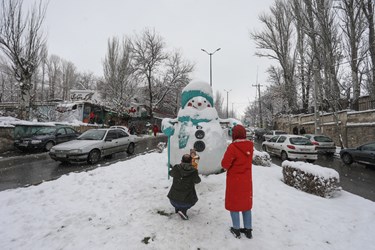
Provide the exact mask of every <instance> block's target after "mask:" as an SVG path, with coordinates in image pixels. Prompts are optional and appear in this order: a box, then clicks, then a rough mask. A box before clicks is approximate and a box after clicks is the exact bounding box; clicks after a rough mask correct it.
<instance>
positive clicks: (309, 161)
mask: <svg viewBox="0 0 375 250" xmlns="http://www.w3.org/2000/svg"><path fill="white" fill-rule="evenodd" d="M306 161H307V162H308V163H314V162H315V160H311V159H307V160H306Z"/></svg>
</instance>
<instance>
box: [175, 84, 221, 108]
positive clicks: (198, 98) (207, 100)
mask: <svg viewBox="0 0 375 250" xmlns="http://www.w3.org/2000/svg"><path fill="white" fill-rule="evenodd" d="M187 107H191V108H194V109H197V110H203V109H206V108H214V99H213V97H212V88H211V86H210V85H209V84H208V83H206V82H199V81H193V82H191V83H189V84H188V85H187V86H186V87H185V88H184V89H183V90H182V93H181V108H183V109H184V108H187Z"/></svg>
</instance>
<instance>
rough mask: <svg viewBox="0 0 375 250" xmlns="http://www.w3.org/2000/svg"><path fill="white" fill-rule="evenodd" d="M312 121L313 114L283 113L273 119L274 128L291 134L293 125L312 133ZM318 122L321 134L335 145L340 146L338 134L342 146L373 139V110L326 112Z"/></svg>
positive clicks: (353, 145) (313, 130)
mask: <svg viewBox="0 0 375 250" xmlns="http://www.w3.org/2000/svg"><path fill="white" fill-rule="evenodd" d="M314 121H315V116H314V114H307V115H290V116H288V115H284V116H281V117H277V118H275V119H274V128H275V129H280V130H284V131H285V132H288V133H290V134H292V130H293V127H295V126H297V127H298V129H300V128H301V127H304V128H305V130H306V134H313V133H314V132H315V123H314ZM320 124H321V134H325V135H327V136H329V137H331V138H332V139H333V140H334V141H335V143H336V145H337V146H340V135H341V137H342V141H343V144H344V147H356V146H359V145H361V144H363V143H367V142H371V141H375V110H367V111H358V112H353V111H340V112H338V113H336V114H333V113H327V114H324V115H321V116H320ZM337 124H338V126H337Z"/></svg>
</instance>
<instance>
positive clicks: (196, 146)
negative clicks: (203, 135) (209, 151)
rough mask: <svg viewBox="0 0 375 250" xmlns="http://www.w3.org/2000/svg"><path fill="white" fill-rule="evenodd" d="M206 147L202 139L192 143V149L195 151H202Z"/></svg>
mask: <svg viewBox="0 0 375 250" xmlns="http://www.w3.org/2000/svg"><path fill="white" fill-rule="evenodd" d="M205 148H206V144H205V143H204V142H203V141H196V142H195V143H194V149H195V150H196V151H197V152H202V151H203V150H204V149H205Z"/></svg>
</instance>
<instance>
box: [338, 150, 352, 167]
mask: <svg viewBox="0 0 375 250" xmlns="http://www.w3.org/2000/svg"><path fill="white" fill-rule="evenodd" d="M341 160H342V161H343V162H344V163H345V164H347V165H350V164H352V163H353V157H352V156H351V155H350V154H348V153H345V154H343V155H342V156H341Z"/></svg>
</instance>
